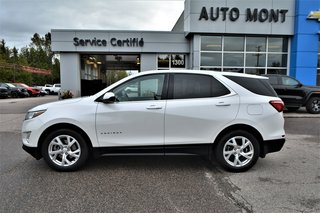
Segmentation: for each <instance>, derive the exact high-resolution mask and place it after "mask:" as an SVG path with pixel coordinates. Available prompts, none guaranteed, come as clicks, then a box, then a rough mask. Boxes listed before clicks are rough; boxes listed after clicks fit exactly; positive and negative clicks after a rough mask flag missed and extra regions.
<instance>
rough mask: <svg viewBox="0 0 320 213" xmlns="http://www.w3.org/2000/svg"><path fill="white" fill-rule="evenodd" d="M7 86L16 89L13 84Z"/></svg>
mask: <svg viewBox="0 0 320 213" xmlns="http://www.w3.org/2000/svg"><path fill="white" fill-rule="evenodd" d="M7 85H8V86H9V87H11V88H13V87H15V86H14V85H13V84H10V83H7Z"/></svg>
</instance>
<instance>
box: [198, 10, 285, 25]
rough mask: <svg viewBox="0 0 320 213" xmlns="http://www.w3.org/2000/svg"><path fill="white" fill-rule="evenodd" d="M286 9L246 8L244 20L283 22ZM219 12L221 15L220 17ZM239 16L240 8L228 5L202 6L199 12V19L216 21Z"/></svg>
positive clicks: (231, 19) (235, 18) (233, 18)
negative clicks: (208, 7)
mask: <svg viewBox="0 0 320 213" xmlns="http://www.w3.org/2000/svg"><path fill="white" fill-rule="evenodd" d="M287 12H288V10H286V9H269V10H268V9H265V8H262V9H257V8H254V9H251V8H247V9H246V11H245V21H246V22H256V21H259V22H266V21H268V22H281V23H283V22H285V21H286V14H287ZM220 14H221V17H220ZM239 17H240V10H239V8H237V7H233V8H229V7H216V8H214V7H210V9H208V10H207V8H206V7H202V9H201V12H200V17H199V20H200V21H201V20H202V19H204V20H206V21H207V20H209V19H210V20H211V21H216V20H218V19H219V18H221V19H222V21H225V20H227V19H229V20H230V21H237V20H238V19H239Z"/></svg>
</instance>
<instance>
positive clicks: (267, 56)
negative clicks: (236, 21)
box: [200, 36, 320, 74]
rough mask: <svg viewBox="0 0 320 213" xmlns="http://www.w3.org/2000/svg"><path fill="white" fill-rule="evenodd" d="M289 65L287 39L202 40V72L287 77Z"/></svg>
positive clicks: (213, 38) (259, 37) (203, 37)
mask: <svg viewBox="0 0 320 213" xmlns="http://www.w3.org/2000/svg"><path fill="white" fill-rule="evenodd" d="M319 43H320V42H319ZM319 45H320V44H319ZM287 63H288V38H287V37H268V36H202V37H201V51H200V69H203V70H219V71H220V70H222V71H233V72H245V73H250V74H265V73H268V72H270V73H281V74H286V73H287ZM319 63H320V59H319ZM318 69H319V70H320V68H318ZM319 73H320V71H319Z"/></svg>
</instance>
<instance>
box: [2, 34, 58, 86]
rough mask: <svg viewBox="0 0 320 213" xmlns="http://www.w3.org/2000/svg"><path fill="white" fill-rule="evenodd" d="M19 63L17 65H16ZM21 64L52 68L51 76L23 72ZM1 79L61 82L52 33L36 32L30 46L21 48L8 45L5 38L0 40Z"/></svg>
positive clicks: (33, 82) (39, 82) (39, 83)
mask: <svg viewBox="0 0 320 213" xmlns="http://www.w3.org/2000/svg"><path fill="white" fill-rule="evenodd" d="M16 65H17V66H16ZM19 65H24V66H30V67H35V68H42V69H50V70H52V75H51V76H43V75H38V74H31V73H26V72H21V70H19V69H16V67H21V66H19ZM0 81H5V82H11V81H20V82H25V83H28V84H37V85H42V84H45V83H56V82H60V62H59V59H58V58H55V57H54V53H53V52H52V50H51V33H50V32H49V33H47V34H45V36H43V37H42V36H40V35H39V34H38V33H35V34H34V35H33V37H32V38H31V43H30V44H29V46H27V47H24V48H22V49H21V50H20V52H19V50H18V49H17V48H16V47H13V48H12V49H11V48H9V47H7V46H6V42H5V41H4V39H2V40H1V42H0Z"/></svg>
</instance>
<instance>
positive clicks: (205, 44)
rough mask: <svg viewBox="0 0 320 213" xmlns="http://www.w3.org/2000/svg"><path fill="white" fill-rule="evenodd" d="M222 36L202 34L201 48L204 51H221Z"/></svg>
mask: <svg viewBox="0 0 320 213" xmlns="http://www.w3.org/2000/svg"><path fill="white" fill-rule="evenodd" d="M221 49H222V37H221V36H202V37H201V50H204V51H221Z"/></svg>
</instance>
